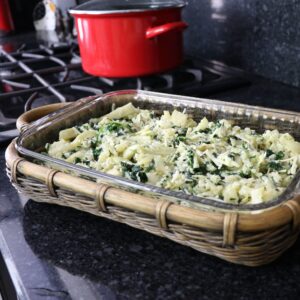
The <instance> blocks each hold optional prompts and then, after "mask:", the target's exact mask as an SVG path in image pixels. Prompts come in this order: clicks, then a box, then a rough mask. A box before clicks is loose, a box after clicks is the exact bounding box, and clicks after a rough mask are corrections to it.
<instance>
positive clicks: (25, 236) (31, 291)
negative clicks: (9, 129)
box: [0, 78, 300, 300]
mask: <svg viewBox="0 0 300 300" xmlns="http://www.w3.org/2000/svg"><path fill="white" fill-rule="evenodd" d="M212 98H216V99H224V100H230V101H235V102H244V103H249V104H252V105H261V106H268V107H276V108H285V109H288V110H294V111H299V112H300V102H299V99H300V90H299V89H295V88H292V87H289V86H285V85H282V84H279V83H276V82H272V81H269V80H264V79H261V78H255V79H253V84H252V85H250V86H247V87H243V88H241V89H237V90H234V91H230V92H225V93H222V94H217V95H213V96H212ZM6 146H7V145H5V144H0V167H1V170H2V172H1V173H0V251H1V253H2V258H1V261H0V270H1V274H4V273H5V270H4V269H5V268H7V269H8V273H9V274H10V277H11V278H12V283H13V284H12V285H13V286H14V288H15V290H16V294H17V295H18V296H19V298H20V299H42V298H44V299H88V300H93V299H105V300H106V299H298V298H299V294H300V285H299V282H298V281H299V280H298V278H299V277H300V240H298V241H297V242H296V244H295V245H294V246H293V247H292V248H291V249H289V250H288V251H287V252H286V253H285V254H283V255H282V257H281V258H279V259H278V260H277V261H275V262H273V263H271V264H270V265H267V266H263V267H258V268H249V267H243V266H238V265H233V264H230V263H227V262H224V261H222V260H220V259H218V258H215V257H211V256H209V255H206V254H202V253H199V252H196V251H195V250H192V249H189V248H187V247H184V246H180V245H177V244H175V243H174V242H171V241H168V240H166V239H162V238H159V237H156V236H152V235H150V234H149V233H146V232H143V231H140V230H137V229H133V228H131V227H129V226H127V225H123V224H119V223H114V222H112V221H109V220H105V219H101V218H97V217H95V216H92V215H89V214H87V213H82V212H80V211H76V210H73V209H70V208H64V207H59V206H54V205H52V206H51V205H46V204H41V203H36V202H33V201H32V200H28V199H26V198H25V197H24V196H22V195H19V194H17V192H16V191H15V190H14V189H13V187H12V186H11V184H10V182H9V180H8V178H7V176H6V174H5V171H4V170H5V161H4V151H5V148H6Z"/></svg>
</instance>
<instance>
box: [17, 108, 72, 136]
mask: <svg viewBox="0 0 300 300" xmlns="http://www.w3.org/2000/svg"><path fill="white" fill-rule="evenodd" d="M67 105H70V103H53V104H49V105H44V106H40V107H37V108H34V109H32V110H30V111H27V112H25V113H23V114H22V115H21V116H20V117H19V118H18V119H17V122H16V125H17V128H18V130H19V131H20V132H21V131H24V130H25V129H26V128H27V127H28V126H29V125H30V124H31V123H32V122H34V121H36V120H38V119H40V118H42V117H44V116H46V115H48V114H50V113H53V112H55V111H57V110H59V109H61V108H64V107H66V106H67Z"/></svg>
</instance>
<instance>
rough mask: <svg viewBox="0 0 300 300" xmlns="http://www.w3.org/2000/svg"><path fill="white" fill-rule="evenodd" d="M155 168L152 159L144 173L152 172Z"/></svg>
mask: <svg viewBox="0 0 300 300" xmlns="http://www.w3.org/2000/svg"><path fill="white" fill-rule="evenodd" d="M154 168H155V162H154V160H153V159H152V161H151V163H150V164H149V166H148V167H147V168H146V169H145V172H151V171H152V170H154Z"/></svg>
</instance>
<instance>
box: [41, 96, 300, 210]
mask: <svg viewBox="0 0 300 300" xmlns="http://www.w3.org/2000/svg"><path fill="white" fill-rule="evenodd" d="M45 152H46V153H47V154H48V155H49V156H51V157H54V158H58V159H63V160H65V161H67V162H70V163H74V164H77V165H80V166H83V167H87V168H92V169H96V170H98V171H101V172H104V173H108V174H111V175H115V176H124V177H126V178H128V179H132V180H135V181H138V182H142V183H148V184H152V185H156V186H159V187H161V188H166V189H171V190H177V191H183V192H185V193H187V194H192V195H196V196H202V197H209V198H216V199H220V200H224V202H229V203H236V204H238V203H251V204H257V203H261V202H265V201H269V200H272V199H273V198H275V197H277V196H279V195H280V194H281V193H282V192H283V191H284V190H285V188H286V186H287V185H288V184H289V183H290V181H291V180H292V178H293V176H294V175H295V174H296V172H297V170H298V168H299V165H300V162H299V161H300V159H299V158H300V143H298V142H296V141H295V140H294V139H293V137H292V136H291V135H290V134H288V133H286V134H284V133H279V132H278V131H277V130H272V131H271V130H267V131H265V132H264V133H263V134H259V133H257V132H255V131H254V130H251V129H250V128H244V129H242V128H240V127H239V126H235V125H234V123H233V122H230V121H228V120H224V119H223V120H217V121H216V122H209V121H208V120H207V118H206V117H204V118H203V119H201V120H200V122H199V123H197V122H195V121H194V120H193V118H192V117H191V116H189V115H188V114H186V113H185V112H184V111H183V112H180V111H178V110H174V111H173V112H169V111H164V112H163V114H158V113H156V112H155V111H154V110H147V109H139V108H136V107H134V106H133V105H132V103H131V102H130V103H128V104H126V105H124V106H121V107H118V108H117V109H115V110H113V111H112V112H110V113H108V114H106V115H104V116H102V117H101V118H93V119H90V120H89V121H88V122H87V123H84V124H78V125H76V126H73V127H71V128H67V129H63V130H61V131H60V132H59V141H55V142H54V143H52V144H46V146H45Z"/></svg>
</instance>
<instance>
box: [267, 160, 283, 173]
mask: <svg viewBox="0 0 300 300" xmlns="http://www.w3.org/2000/svg"><path fill="white" fill-rule="evenodd" d="M268 167H269V168H270V169H271V170H274V171H279V170H281V169H282V165H281V164H280V163H278V162H276V161H270V162H269V163H268Z"/></svg>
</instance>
